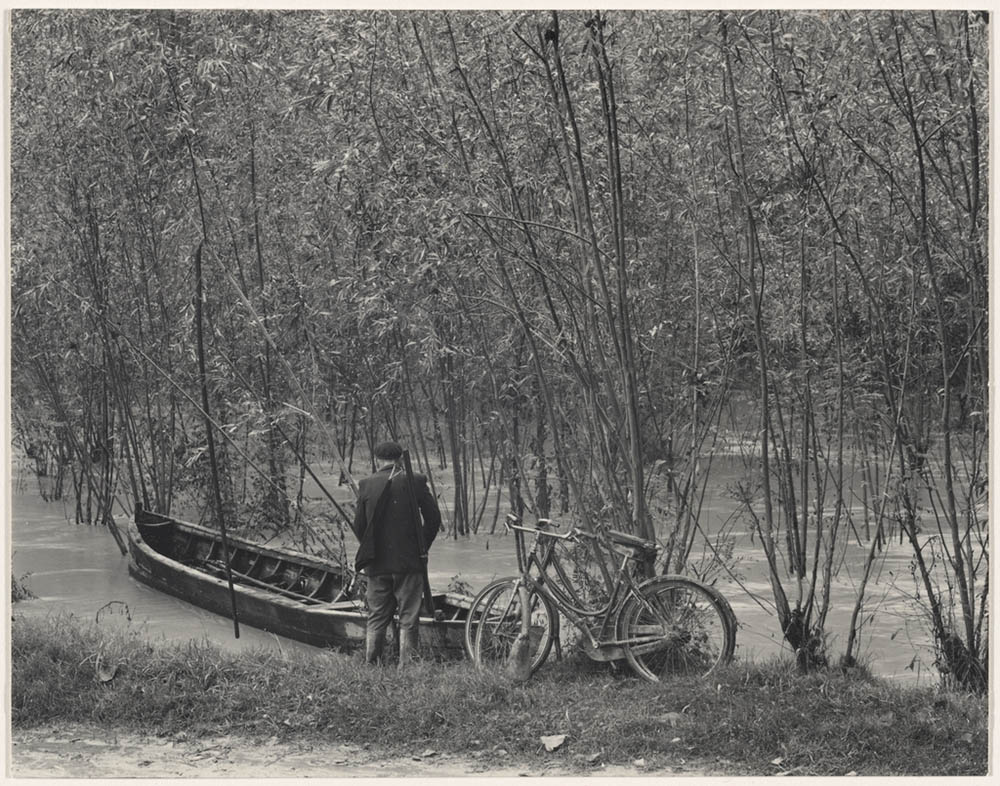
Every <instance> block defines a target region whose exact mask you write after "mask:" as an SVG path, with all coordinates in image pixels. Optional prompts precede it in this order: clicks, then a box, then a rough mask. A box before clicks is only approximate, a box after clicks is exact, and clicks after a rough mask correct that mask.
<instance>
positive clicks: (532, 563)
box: [504, 514, 660, 660]
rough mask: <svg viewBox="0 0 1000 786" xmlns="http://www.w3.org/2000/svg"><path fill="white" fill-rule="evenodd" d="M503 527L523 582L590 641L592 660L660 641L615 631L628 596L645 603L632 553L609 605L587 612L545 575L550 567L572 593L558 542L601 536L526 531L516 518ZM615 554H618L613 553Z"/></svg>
mask: <svg viewBox="0 0 1000 786" xmlns="http://www.w3.org/2000/svg"><path fill="white" fill-rule="evenodd" d="M515 522H518V523H515ZM542 522H546V523H548V521H547V520H546V519H540V520H539V523H542ZM504 526H505V527H506V528H507V529H508V530H512V531H513V532H514V539H515V543H516V549H517V563H518V565H517V566H518V571H519V572H520V574H521V579H522V580H523V581H524V582H525V583H527V584H528V585H530V587H531V588H533V589H534V590H535V592H537V593H538V594H539V595H542V596H543V597H545V598H547V599H548V600H549V601H550V602H551V603H552V604H553V605H554V606H555V607H556V610H557V611H558V612H559V613H560V614H562V615H563V616H565V617H566V618H567V619H569V621H570V622H572V623H573V624H574V625H575V626H576V627H577V628H578V629H579V630H580V632H581V633H583V634H584V635H585V636H586V637H587V639H588V640H589V642H590V646H591V650H592V651H591V652H588V653H587V654H588V655H589V656H590V657H592V658H594V659H596V660H616V659H618V658H621V657H623V656H624V654H623V652H622V650H621V645H623V644H626V643H628V644H642V643H644V642H645V641H647V640H648V641H649V642H650V643H651V644H653V643H655V642H657V641H659V640H660V638H659V637H648V639H647V638H645V637H644V638H642V639H628V640H623V639H618V637H617V631H616V630H615V624H616V622H617V619H618V612H619V611H620V609H621V608H622V605H623V604H624V603H625V600H626V599H627V598H628V596H629V595H630V594H634V595H635V596H637V597H639V598H640V599H642V594H641V593H640V592H639V583H637V582H636V581H635V579H634V578H633V577H632V575H631V573H630V571H629V570H628V564H629V562H633V561H638V560H639V557H638V555H636V554H635V553H632V552H625V553H622V560H621V563H620V564H619V565H618V568H617V571H616V572H615V574H614V583H613V584H611V585H610V596H609V598H608V601H607V603H606V604H605V605H604V606H603V607H601V608H596V609H595V608H587V607H586V606H584V605H583V602H582V601H581V599H580V598H579V597H570V595H569V594H567V592H566V591H565V590H564V588H563V587H561V586H560V585H558V584H556V583H554V582H552V581H551V579H550V577H549V576H548V575H547V573H546V571H547V570H548V568H550V567H552V568H554V570H555V571H556V573H557V574H558V575H559V578H560V581H562V582H563V584H564V586H565V588H566V589H568V590H570V591H572V589H573V583H572V581H570V579H569V577H568V576H567V575H566V571H565V570H564V569H563V567H562V564H561V562H560V560H559V557H558V555H557V554H556V552H555V546H556V542H557V541H559V540H563V541H573V542H576V543H579V542H581V539H582V538H584V537H586V538H593V539H595V540H596V539H598V538H599V537H600V536H598V535H593V534H591V533H588V532H584V531H582V530H579V529H576V528H573V529H571V530H569V531H568V532H566V533H557V532H546V531H545V530H544V529H540V528H534V527H525V526H523V525H521V524H520V523H519V519H517V517H516V516H514V515H513V514H510V515H508V516H507V519H506V520H505V521H504ZM527 533H531V534H533V535H534V536H535V543H534V545H533V547H532V549H531V553H530V554H528V551H527V547H526V543H525V535H526V534H527ZM542 539H544V541H542ZM540 542H544V545H543V547H542V556H539V554H538V549H537V547H538V545H539V543H540ZM612 551H616V550H615V549H612ZM532 568H535V569H537V576H536V575H533V574H532ZM574 595H575V593H574ZM644 602H645V601H644ZM577 604H579V605H577ZM647 605H648V604H647ZM592 619H593V620H599V622H600V627H599V628H598V629H597V633H596V635H595V633H594V631H593V630H592V628H591V625H589V624H588V620H592ZM609 628H610V630H609ZM597 653H600V655H597Z"/></svg>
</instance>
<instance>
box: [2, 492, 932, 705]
mask: <svg viewBox="0 0 1000 786" xmlns="http://www.w3.org/2000/svg"><path fill="white" fill-rule="evenodd" d="M29 485H30V484H29V483H25V482H19V483H18V484H17V485H16V486H15V489H16V490H15V493H14V495H13V498H12V513H13V515H12V522H11V523H12V525H13V526H12V527H11V537H10V544H11V551H12V562H13V576H14V577H16V578H20V577H21V576H24V575H25V574H27V578H26V581H25V583H26V585H27V587H28V588H29V589H30V590H31V591H32V592H33V593H34V594H35V595H36V596H37V598H36V599H33V600H28V601H22V602H19V603H18V604H16V605H15V606H14V609H13V611H14V613H15V614H30V615H50V614H60V613H69V614H72V615H74V616H76V617H79V618H80V619H82V620H100V621H101V622H102V624H104V623H105V622H106V623H107V624H120V623H121V621H122V619H125V620H126V621H127V624H129V625H133V626H142V628H143V630H144V632H145V633H147V634H148V635H149V636H150V637H151V638H153V639H157V638H160V639H165V640H171V641H178V640H180V641H183V640H191V639H205V640H208V641H210V642H212V643H214V644H216V645H218V646H220V647H222V648H225V649H229V650H238V649H247V648H250V649H252V648H257V647H265V648H278V649H282V650H286V651H287V650H289V649H300V650H303V651H314V650H313V649H312V648H311V647H309V646H308V645H304V644H300V643H298V642H294V641H290V640H288V639H283V638H280V637H277V636H274V635H273V634H268V633H265V632H263V631H259V630H256V629H254V628H251V627H249V626H246V625H241V626H240V638H239V639H238V640H237V639H235V638H234V636H233V624H232V621H231V620H229V619H227V618H225V617H221V616H218V615H215V614H212V613H209V612H207V611H203V610H202V609H199V608H197V607H195V606H192V605H190V604H188V603H185V602H183V601H180V600H177V599H176V598H172V597H170V596H168V595H165V594H162V593H160V592H157V591H155V590H153V589H151V588H149V587H146V586H145V585H143V584H140V583H139V582H137V581H136V580H135V579H133V578H132V577H131V576H129V574H128V566H127V559H126V557H123V556H122V555H121V554H120V553H119V551H118V548H117V546H116V545H115V542H114V540H113V539H112V537H111V535H110V533H109V532H107V531H106V530H105V529H104V528H101V527H90V526H83V525H76V524H73V523H71V520H72V515H71V514H72V511H71V510H70V509H69V508H67V507H65V506H64V504H63V503H61V502H44V501H42V499H41V498H40V497H39V496H38V494H37V493H32V492H31V490H30V489H29V488H28V487H29ZM706 515H707V516H708V517H709V518H711V516H712V512H711V511H708V512H707V514H706ZM732 534H733V535H734V536H735V537H736V539H737V547H736V552H735V554H734V556H735V557H736V568H735V573H736V574H737V576H738V579H739V581H738V582H737V581H735V580H734V579H733V578H731V577H729V576H726V575H724V574H723V575H721V576H720V577H719V579H718V581H717V584H716V586H717V587H718V588H719V589H720V590H721V591H722V593H723V594H724V595H725V596H726V597H727V599H728V600H729V602H730V604H731V605H732V607H733V610H734V611H735V613H736V616H737V618H738V620H739V624H740V629H739V634H738V638H737V652H736V655H737V658H742V659H744V660H754V659H762V658H766V657H769V656H771V655H774V654H776V653H779V652H782V651H783V650H784V651H785V652H786V654H787V650H788V647H787V645H783V644H782V642H781V637H780V633H779V631H778V624H777V618H776V616H775V613H774V610H773V603H772V600H771V598H772V595H771V589H770V585H769V583H768V580H767V573H766V570H765V565H764V562H763V559H762V556H761V553H760V549H759V546H755V545H754V544H753V543H752V542H751V541H750V538H749V537H748V536H747V533H741V532H734V533H732ZM866 551H867V544H858V543H857V542H856V541H853V542H852V543H850V544H849V545H848V546H847V547H846V550H845V554H844V560H843V565H842V567H841V570H840V573H839V576H838V578H837V581H836V584H835V586H834V588H833V591H832V593H831V597H832V610H831V612H830V614H829V616H828V620H827V630H828V631H829V632H830V639H829V648H828V651H829V652H830V653H831V655H832V657H834V658H836V657H839V655H840V653H842V652H843V649H844V644H845V640H846V630H847V625H848V621H849V619H850V614H851V610H852V608H853V604H854V598H855V594H856V593H855V585H856V584H857V582H858V580H859V577H860V573H861V566H862V565H863V562H864V556H865V553H866ZM877 571H878V572H877V575H876V576H875V577H873V583H872V584H870V585H869V590H868V593H867V597H868V599H869V601H868V603H867V604H866V607H867V608H870V609H875V613H874V614H870V613H866V615H865V617H864V619H865V625H864V627H863V629H862V633H861V637H860V641H861V650H860V658H859V659H860V660H861V661H862V662H865V663H867V664H868V665H869V667H870V668H871V669H872V671H874V672H875V673H877V674H879V675H881V676H884V677H888V678H892V679H894V680H900V681H905V682H906V683H908V684H922V685H930V684H934V683H935V682H936V680H937V674H936V671H935V670H934V667H933V659H934V655H933V652H932V650H931V648H930V639H929V636H928V634H927V631H926V629H925V625H924V623H923V620H922V617H921V616H920V613H919V610H918V607H917V605H916V601H915V600H914V599H913V597H912V595H913V592H914V583H913V579H912V576H911V575H910V557H909V553H908V551H907V548H906V547H905V546H900V545H898V544H896V545H894V546H893V547H892V548H891V549H890V552H889V554H888V556H886V557H885V558H884V560H882V561H880V567H879V568H878V569H877ZM514 572H516V558H515V556H514V550H513V538H511V537H508V536H505V535H500V534H495V535H492V536H487V535H478V536H473V537H470V538H467V539H466V538H461V539H457V540H455V539H451V538H448V537H446V536H444V535H443V534H442V535H441V536H440V537H439V538H438V540H437V541H436V542H435V543H434V546H433V548H432V549H431V559H430V581H431V585H432V586H433V587H434V588H435V589H443V588H445V587H448V586H449V585H450V584H452V583H453V582H454V581H455V580H456V579H457V580H459V581H461V582H464V583H465V584H466V585H468V586H469V587H470V588H471V590H472V591H475V590H477V589H479V588H480V587H482V586H483V585H485V584H486V583H487V582H488V581H490V580H491V579H493V578H495V577H498V576H504V575H510V574H512V573H514ZM112 619H113V620H114V623H112V622H111V621H112Z"/></svg>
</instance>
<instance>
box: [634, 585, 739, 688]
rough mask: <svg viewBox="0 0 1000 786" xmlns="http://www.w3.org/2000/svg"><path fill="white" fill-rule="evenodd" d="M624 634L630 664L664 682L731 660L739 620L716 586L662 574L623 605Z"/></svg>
mask: <svg viewBox="0 0 1000 786" xmlns="http://www.w3.org/2000/svg"><path fill="white" fill-rule="evenodd" d="M618 633H619V636H620V637H621V639H622V648H623V649H624V651H625V657H626V659H627V660H628V663H629V666H631V667H632V670H633V671H635V673H636V674H638V675H639V676H640V677H642V678H643V679H645V680H649V681H650V682H659V681H660V680H661V679H663V678H665V677H670V676H675V675H676V676H684V675H686V676H704V675H706V674H708V673H709V672H711V671H712V670H713V669H714V668H715V667H716V666H719V665H720V664H723V663H728V662H729V661H730V660H731V659H732V657H733V650H734V649H735V648H736V618H735V616H734V615H733V611H732V608H730V606H729V603H728V602H727V601H726V599H725V598H724V597H723V596H722V595H721V594H719V592H718V591H716V590H715V589H713V588H712V587H708V586H706V585H704V584H702V583H700V582H697V581H694V580H693V579H689V578H685V577H683V576H658V577H656V578H653V579H650V580H649V581H647V582H644V583H643V584H642V585H641V586H640V587H639V595H635V594H632V595H630V596H629V598H628V600H626V601H625V603H624V604H623V605H622V609H621V612H620V614H619V617H618Z"/></svg>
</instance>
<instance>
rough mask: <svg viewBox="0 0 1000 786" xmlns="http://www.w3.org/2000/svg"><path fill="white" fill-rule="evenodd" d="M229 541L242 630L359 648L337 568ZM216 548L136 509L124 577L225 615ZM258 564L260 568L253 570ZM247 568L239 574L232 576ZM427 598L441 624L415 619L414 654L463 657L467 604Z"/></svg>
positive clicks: (361, 632) (357, 614)
mask: <svg viewBox="0 0 1000 786" xmlns="http://www.w3.org/2000/svg"><path fill="white" fill-rule="evenodd" d="M228 540H229V546H230V565H232V566H233V569H234V570H236V571H237V573H236V575H235V576H234V585H233V590H234V592H235V595H236V608H237V614H238V616H239V621H240V623H241V624H246V625H250V626H252V627H254V628H259V629H260V630H263V631H267V632H270V633H274V634H277V635H279V636H284V637H286V638H290V639H295V640H296V641H301V642H305V643H306V644H311V645H313V646H316V647H325V648H333V649H337V650H340V651H344V652H350V651H353V650H356V649H359V648H362V647H363V646H364V640H365V623H366V619H367V614H366V612H365V609H364V603H363V601H362V600H361V599H360V598H358V597H352V594H358V593H357V588H356V587H355V588H351V587H350V586H344V585H345V583H346V582H345V577H344V575H343V574H342V572H341V568H340V567H339V566H338V565H335V564H333V563H327V562H323V561H321V560H317V559H315V558H312V557H309V556H307V555H304V554H299V553H296V552H292V551H286V550H279V549H271V548H266V547H263V546H260V545H258V544H254V543H252V542H250V541H246V540H243V539H240V538H229V539H228ZM220 546H221V541H220V538H219V535H218V533H216V532H215V531H213V530H210V529H208V528H205V527H201V526H199V525H197V524H192V523H190V522H184V521H180V520H177V519H172V518H169V517H166V516H159V515H158V514H153V513H148V512H145V511H137V513H136V520H135V521H132V522H131V523H130V524H129V528H128V547H129V573H130V574H131V575H132V576H133V577H134V578H136V579H137V580H138V581H141V582H142V583H143V584H146V585H148V586H150V587H153V588H154V589H157V590H159V591H161V592H165V593H167V594H170V595H173V596H174V597H177V598H180V599H181V600H184V601H187V602H189V603H192V604H193V605H195V606H199V607H200V608H203V609H206V610H208V611H211V612H214V613H216V614H220V615H222V616H226V617H232V600H231V596H230V591H229V584H228V581H227V579H226V577H225V571H224V569H223V568H220V567H219V566H220V564H222V563H221V560H219V559H213V555H216V554H219V556H221V548H220ZM262 564H263V565H264V568H263V569H262V568H259V567H258V566H260V565H262ZM247 567H249V569H248V570H247V571H246V572H245V573H244V572H243V571H240V570H239V568H247ZM265 569H266V570H270V571H271V575H270V577H268V578H266V579H261V578H254V575H253V572H254V570H259V571H260V575H261V576H265V575H266V574H265V572H264V570H265ZM274 576H278V577H279V579H280V578H285V579H286V580H284V581H281V580H279V579H275V578H274ZM292 578H294V580H292ZM361 578H362V580H363V577H361ZM269 581H273V582H274V584H273V586H268V583H267V582H269ZM298 590H301V591H298ZM352 590H353V591H352ZM434 600H435V606H436V607H437V608H438V610H439V611H438V615H439V616H441V617H442V619H431V618H429V617H421V619H420V636H419V639H420V643H419V652H420V654H421V655H423V656H425V657H434V658H457V657H462V655H463V652H464V650H463V644H462V641H463V628H464V619H465V612H466V611H467V609H468V603H467V601H466V599H464V598H463V597H462V596H456V595H453V594H451V593H446V594H443V595H435V596H434ZM438 615H436V616H438ZM390 638H391V636H390Z"/></svg>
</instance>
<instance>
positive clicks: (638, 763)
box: [632, 759, 646, 767]
mask: <svg viewBox="0 0 1000 786" xmlns="http://www.w3.org/2000/svg"><path fill="white" fill-rule="evenodd" d="M632 766H634V767H645V766H646V760H645V759H636V760H635V761H633V762H632Z"/></svg>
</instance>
